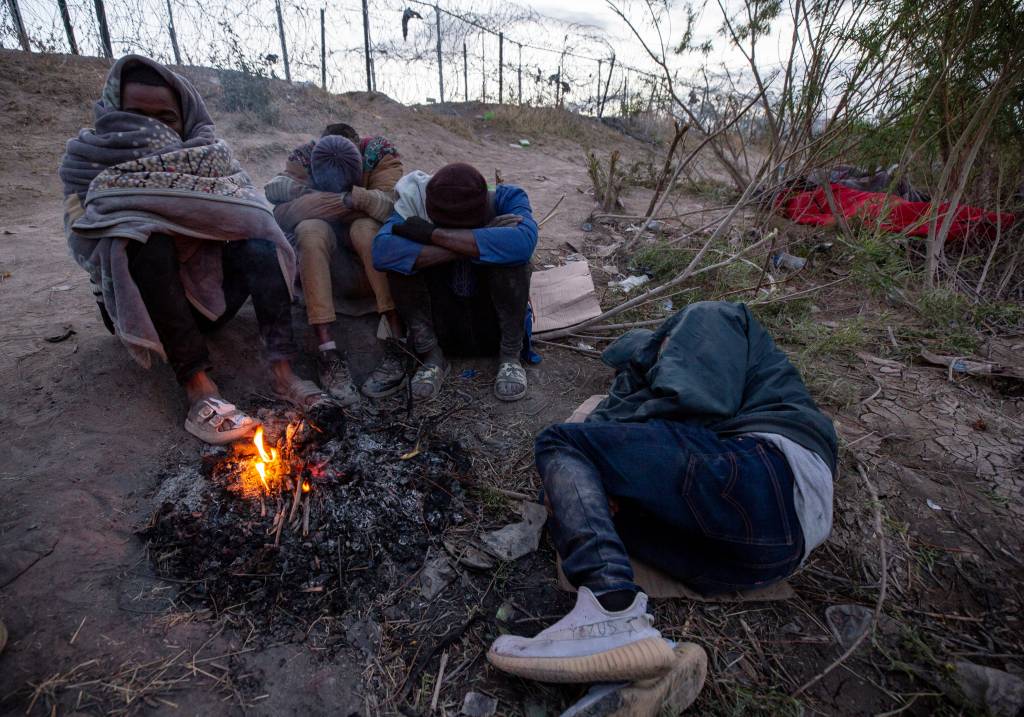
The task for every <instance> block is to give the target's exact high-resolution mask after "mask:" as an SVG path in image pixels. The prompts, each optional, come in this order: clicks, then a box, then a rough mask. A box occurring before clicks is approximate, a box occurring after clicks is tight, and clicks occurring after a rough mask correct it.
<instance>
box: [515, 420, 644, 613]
mask: <svg viewBox="0 0 1024 717" xmlns="http://www.w3.org/2000/svg"><path fill="white" fill-rule="evenodd" d="M576 430H577V429H576V428H575V427H574V425H570V424H566V425H555V426H551V427H549V428H547V429H545V430H544V431H542V432H541V433H540V434H539V435H538V436H537V441H536V444H535V448H534V452H535V454H536V461H537V471H538V472H539V473H540V477H541V481H542V482H543V484H544V495H545V500H546V502H547V504H548V507H549V510H550V517H549V519H548V530H549V532H550V533H551V540H552V542H554V544H555V550H556V551H557V553H558V555H559V556H560V557H561V558H562V571H563V572H564V573H565V576H566V578H568V580H569V582H570V583H572V584H573V585H574V586H576V587H587V588H589V589H590V590H591V591H592V592H594V594H596V595H600V594H602V593H606V592H610V591H612V590H637V589H638V588H637V585H636V584H635V583H634V582H633V568H632V566H631V565H630V562H629V555H627V553H626V546H625V545H624V544H623V543H622V539H621V538H619V534H618V532H616V530H615V523H614V521H613V519H612V511H611V507H610V506H609V503H608V499H609V497H610V496H609V495H608V493H607V492H606V491H605V487H604V482H603V481H602V480H601V473H600V471H599V469H598V467H597V466H596V465H595V463H594V461H593V460H592V459H591V458H590V456H588V455H587V453H586V452H584V451H582V450H580V449H579V448H578V447H577V446H576V445H575V444H574V442H573V441H572V440H571V438H570V436H571V434H572V433H574V432H576Z"/></svg>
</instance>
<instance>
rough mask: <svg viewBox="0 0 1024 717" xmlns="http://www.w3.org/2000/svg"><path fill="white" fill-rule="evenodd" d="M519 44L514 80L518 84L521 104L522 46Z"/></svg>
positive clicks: (521, 102) (520, 102)
mask: <svg viewBox="0 0 1024 717" xmlns="http://www.w3.org/2000/svg"><path fill="white" fill-rule="evenodd" d="M516 44H518V45H519V69H517V70H516V82H517V83H518V84H519V104H520V105H522V104H523V46H522V44H520V43H516Z"/></svg>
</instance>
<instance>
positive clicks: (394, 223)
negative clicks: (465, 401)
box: [373, 163, 537, 401]
mask: <svg viewBox="0 0 1024 717" xmlns="http://www.w3.org/2000/svg"><path fill="white" fill-rule="evenodd" d="M395 191H396V193H397V195H398V199H397V201H396V202H395V212H394V213H393V214H392V215H391V218H390V219H389V220H388V221H387V223H386V224H384V226H383V227H381V229H380V231H379V232H378V233H377V236H376V237H375V238H374V240H373V264H374V266H375V267H376V268H377V269H378V270H380V271H386V272H388V279H389V281H390V284H391V294H392V297H393V298H394V302H395V308H396V310H397V311H398V315H399V316H400V317H401V319H402V321H403V323H404V324H405V326H406V328H407V331H408V344H409V347H410V349H411V350H412V351H414V352H415V353H416V355H417V358H418V359H419V360H420V366H419V369H418V370H417V371H416V374H415V375H414V376H413V379H412V393H413V397H414V398H415V399H416V400H421V401H422V400H429V399H432V398H434V397H435V396H437V394H438V393H439V392H440V390H441V386H442V384H443V383H444V379H445V377H446V376H447V375H448V372H449V370H450V369H449V365H448V362H447V360H446V359H445V352H448V353H458V354H462V355H491V354H494V353H497V354H498V373H497V377H496V379H495V382H494V395H495V396H496V397H497V398H498V399H500V400H502V401H518V400H519V399H521V398H523V397H524V396H525V395H526V372H525V371H524V370H523V366H522V364H521V363H520V355H521V353H522V350H523V340H524V334H525V330H526V328H525V326H526V313H527V303H528V301H529V295H530V271H531V270H530V263H529V262H530V257H531V256H532V254H533V250H534V248H535V247H536V246H537V223H536V222H535V221H534V219H533V212H532V210H531V208H530V200H529V198H528V197H527V196H526V192H524V191H523V190H522V189H521V188H519V187H516V186H512V185H508V184H501V185H498V187H497V189H495V190H494V191H493V192H491V191H489V190H488V187H487V182H486V180H485V179H484V178H483V176H482V175H481V174H480V172H478V171H477V170H476V169H474V168H473V167H471V166H470V165H468V164H461V163H457V164H449V165H446V166H444V167H442V168H441V169H440V170H438V171H437V173H435V174H434V175H433V176H431V175H428V174H425V173H424V172H413V173H411V174H408V175H406V176H405V177H402V179H401V180H399V182H398V184H397V185H396V186H395Z"/></svg>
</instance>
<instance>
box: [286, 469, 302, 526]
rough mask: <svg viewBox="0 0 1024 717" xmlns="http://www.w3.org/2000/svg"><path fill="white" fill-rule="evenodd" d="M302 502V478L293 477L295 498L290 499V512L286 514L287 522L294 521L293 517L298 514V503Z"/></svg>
mask: <svg viewBox="0 0 1024 717" xmlns="http://www.w3.org/2000/svg"><path fill="white" fill-rule="evenodd" d="M301 500H302V478H300V477H298V476H296V477H295V497H294V498H293V499H292V510H291V513H289V514H288V522H292V521H294V520H295V515H296V514H297V513H298V512H299V502H300V501H301Z"/></svg>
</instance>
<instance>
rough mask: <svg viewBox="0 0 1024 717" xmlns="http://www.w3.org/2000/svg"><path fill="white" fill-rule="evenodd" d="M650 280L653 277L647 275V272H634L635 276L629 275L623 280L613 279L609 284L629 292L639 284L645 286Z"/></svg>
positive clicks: (625, 292) (626, 292) (623, 291)
mask: <svg viewBox="0 0 1024 717" xmlns="http://www.w3.org/2000/svg"><path fill="white" fill-rule="evenodd" d="M650 280H651V277H649V276H647V274H639V275H637V274H634V275H633V276H627V277H626V278H625V279H623V280H622V281H613V282H611V283H610V284H609V286H614V287H615V288H617V289H619V290H620V291H622V293H624V294H628V293H629V292H631V291H632V290H633V289H635V288H637V287H639V286H643V285H644V284H646V283H647V282H648V281H650Z"/></svg>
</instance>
